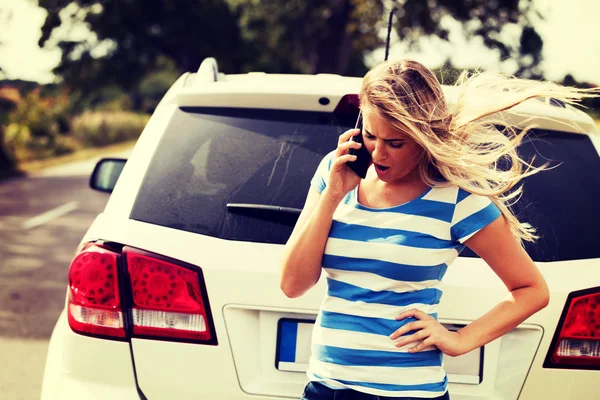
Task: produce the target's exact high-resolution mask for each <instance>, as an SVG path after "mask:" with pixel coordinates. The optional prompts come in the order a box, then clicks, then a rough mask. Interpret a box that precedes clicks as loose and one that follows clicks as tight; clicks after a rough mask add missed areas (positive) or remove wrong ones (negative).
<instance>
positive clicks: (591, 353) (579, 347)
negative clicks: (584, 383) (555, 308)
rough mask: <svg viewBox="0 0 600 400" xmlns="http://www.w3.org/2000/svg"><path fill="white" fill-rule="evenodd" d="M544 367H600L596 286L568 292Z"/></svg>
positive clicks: (599, 305)
mask: <svg viewBox="0 0 600 400" xmlns="http://www.w3.org/2000/svg"><path fill="white" fill-rule="evenodd" d="M544 367H545V368H578V369H600V288H595V289H590V290H586V291H581V292H576V293H571V295H569V298H568V300H567V304H566V306H565V310H564V311H563V315H562V317H561V320H560V323H559V325H558V328H557V330H556V334H555V336H554V339H553V340H552V346H551V348H550V351H549V353H548V356H547V357H546V362H545V363H544Z"/></svg>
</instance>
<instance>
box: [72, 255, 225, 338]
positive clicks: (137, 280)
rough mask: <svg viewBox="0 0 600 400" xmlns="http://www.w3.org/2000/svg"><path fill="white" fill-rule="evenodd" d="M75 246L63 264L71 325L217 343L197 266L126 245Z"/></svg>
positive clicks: (119, 334)
mask: <svg viewBox="0 0 600 400" xmlns="http://www.w3.org/2000/svg"><path fill="white" fill-rule="evenodd" d="M81 248H82V249H83V250H82V251H81V253H79V254H78V255H77V256H75V258H74V259H73V261H72V262H71V267H70V269H69V306H68V319H69V325H70V326H71V329H73V331H75V332H77V333H81V334H84V335H91V336H98V337H103V338H112V339H116V340H126V339H127V338H129V337H139V338H147V339H162V340H178V341H187V342H197V343H204V344H213V345H216V344H217V339H216V335H215V331H214V326H213V322H212V316H211V314H210V307H209V305H208V297H207V295H206V288H205V286H204V279H203V277H202V270H201V269H200V268H197V267H194V266H190V265H184V264H183V263H181V262H179V261H171V260H167V259H166V258H165V257H162V256H159V255H156V254H152V253H147V252H144V251H141V250H137V249H133V248H130V247H124V248H123V249H122V252H121V254H122V255H120V254H118V253H115V252H113V251H111V250H108V249H107V248H104V247H101V245H96V244H94V243H87V244H86V245H85V246H81ZM122 257H123V258H124V260H123V261H124V264H126V265H124V266H120V264H121V262H120V260H121V258H122ZM120 268H126V270H127V272H128V274H126V273H125V272H122V271H121V272H122V278H123V279H124V280H123V281H122V282H120V278H119V272H120ZM126 275H128V276H129V279H127V276H126ZM120 287H121V290H122V293H123V296H124V297H123V298H121V295H120V293H119V288H120ZM123 312H125V314H123Z"/></svg>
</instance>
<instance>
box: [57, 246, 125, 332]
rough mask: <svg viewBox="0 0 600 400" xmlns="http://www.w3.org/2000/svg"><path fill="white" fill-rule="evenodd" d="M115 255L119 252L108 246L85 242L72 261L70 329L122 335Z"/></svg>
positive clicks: (122, 327) (116, 256) (70, 274)
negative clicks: (84, 245)
mask: <svg viewBox="0 0 600 400" xmlns="http://www.w3.org/2000/svg"><path fill="white" fill-rule="evenodd" d="M118 258H119V255H118V254H116V253H113V252H112V251H109V250H107V249H104V248H101V247H99V246H87V247H85V248H84V250H83V251H82V252H81V253H79V254H78V255H77V256H75V258H74V259H73V261H72V262H71V266H70V268H69V301H68V319H69V325H70V326H71V329H73V331H75V332H78V333H82V334H89V335H96V336H103V337H112V338H125V328H124V324H123V313H122V311H121V301H120V296H119V283H118V282H119V281H118V275H117V271H118V269H117V260H118Z"/></svg>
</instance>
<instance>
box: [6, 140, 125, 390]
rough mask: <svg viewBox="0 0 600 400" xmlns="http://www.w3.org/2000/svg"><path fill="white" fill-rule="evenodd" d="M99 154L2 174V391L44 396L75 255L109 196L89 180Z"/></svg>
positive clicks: (123, 155)
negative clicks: (50, 350)
mask: <svg viewBox="0 0 600 400" xmlns="http://www.w3.org/2000/svg"><path fill="white" fill-rule="evenodd" d="M128 153H129V151H126V152H123V153H119V154H113V155H110V156H111V157H127V155H128ZM106 157H108V155H106ZM96 161H97V159H93V160H90V161H84V162H77V163H73V164H67V165H63V166H59V167H53V168H51V169H47V170H44V171H42V172H39V173H36V174H35V175H31V176H28V177H23V178H17V179H11V180H6V181H1V182H0V399H5V400H20V399H23V400H30V399H39V395H40V388H41V379H42V372H43V369H44V362H45V359H46V351H47V347H48V340H49V338H50V335H51V333H52V329H53V328H54V324H55V322H56V319H57V318H58V315H59V314H60V312H61V310H62V308H63V307H64V301H65V293H66V288H67V272H68V268H69V263H70V261H71V259H72V258H73V255H74V251H75V250H76V248H77V246H78V244H79V242H80V240H81V237H82V236H83V235H84V233H85V232H86V230H87V228H88V227H89V225H90V224H91V222H92V221H93V220H94V218H95V216H96V215H97V214H98V213H99V212H101V211H102V209H103V208H104V206H105V204H106V202H107V200H108V195H107V194H105V193H100V192H96V191H93V190H91V189H90V188H89V186H88V185H89V184H88V182H89V177H90V175H91V172H92V171H93V168H94V166H95V164H96Z"/></svg>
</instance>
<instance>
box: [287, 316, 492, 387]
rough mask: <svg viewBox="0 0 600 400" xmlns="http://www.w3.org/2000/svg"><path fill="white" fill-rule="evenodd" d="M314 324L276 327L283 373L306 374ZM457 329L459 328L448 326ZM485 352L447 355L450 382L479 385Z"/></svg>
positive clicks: (291, 322) (294, 322)
mask: <svg viewBox="0 0 600 400" xmlns="http://www.w3.org/2000/svg"><path fill="white" fill-rule="evenodd" d="M313 325H314V321H307V320H299V319H289V318H282V319H280V320H279V323H278V327H277V352H276V356H275V367H276V368H277V369H278V370H280V371H293V372H306V370H307V369H308V360H309V358H310V348H311V335H312V329H313ZM447 328H448V329H450V330H456V329H458V328H459V327H457V326H447ZM483 353H484V348H483V347H480V348H478V349H475V350H473V351H471V352H469V353H466V354H463V355H462V356H458V357H450V356H444V364H443V366H444V369H445V371H446V373H447V374H448V382H451V383H463V384H471V385H478V384H480V383H481V381H482V378H483Z"/></svg>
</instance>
